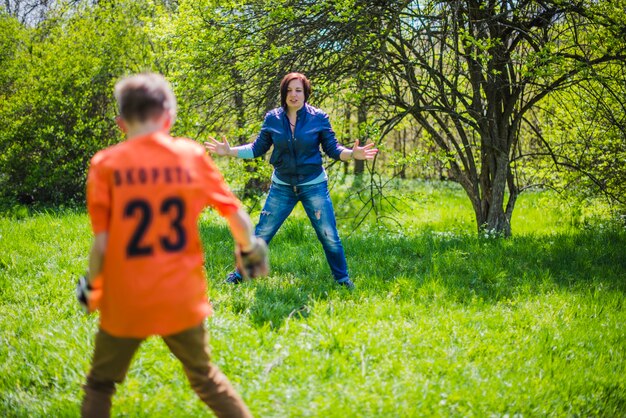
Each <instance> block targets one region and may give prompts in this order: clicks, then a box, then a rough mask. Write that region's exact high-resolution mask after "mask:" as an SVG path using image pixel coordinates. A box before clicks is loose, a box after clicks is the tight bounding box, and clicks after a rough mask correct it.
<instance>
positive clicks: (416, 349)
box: [0, 183, 626, 417]
mask: <svg viewBox="0 0 626 418" xmlns="http://www.w3.org/2000/svg"><path fill="white" fill-rule="evenodd" d="M333 193H334V194H335V195H337V196H345V194H346V193H347V191H346V190H345V189H343V188H341V187H337V188H336V190H334V191H333ZM397 193H401V194H405V195H406V196H410V197H411V198H412V199H414V201H413V202H412V203H406V204H405V206H404V207H403V209H404V210H403V213H399V214H396V218H397V219H396V220H397V222H398V223H399V224H400V225H401V226H402V230H396V231H394V230H390V229H389V228H381V227H379V226H377V225H376V224H367V225H364V226H363V227H362V228H361V229H360V230H358V231H355V232H353V233H350V230H349V222H348V221H347V220H345V219H344V220H343V221H340V223H341V225H342V230H341V233H342V236H344V237H346V238H345V239H344V245H345V247H346V253H347V257H348V265H349V268H350V271H351V275H352V277H353V279H354V280H355V283H356V285H357V290H356V291H354V292H348V291H346V290H344V289H340V288H338V287H337V286H335V285H334V284H333V282H332V279H331V276H330V271H329V269H328V267H327V265H326V263H325V260H324V256H323V252H322V250H321V248H320V245H319V243H318V242H317V240H316V238H315V235H314V232H313V230H312V228H311V227H310V226H309V224H308V221H307V220H306V218H305V217H304V213H303V211H302V210H301V209H298V210H296V212H295V213H294V216H292V217H291V218H290V219H289V220H288V221H287V223H286V224H285V225H284V227H283V229H282V230H281V231H280V232H279V233H278V235H277V236H276V238H275V240H274V241H273V242H272V245H271V261H272V267H273V270H272V273H271V276H270V277H269V278H267V279H265V280H259V281H256V282H254V283H246V284H244V285H240V286H237V287H234V288H233V287H230V286H227V285H225V284H223V282H222V281H223V278H224V276H225V274H226V273H227V272H228V271H229V270H230V269H231V264H232V240H231V238H230V236H229V234H228V230H227V229H226V227H225V224H224V222H223V221H221V220H220V219H219V218H218V217H217V216H216V215H215V214H214V213H213V212H207V213H206V214H205V215H203V218H202V220H201V224H200V225H201V234H202V236H203V240H204V242H205V244H206V249H207V250H206V252H207V257H206V267H207V277H208V280H209V282H210V298H211V300H212V302H213V305H214V309H215V315H214V316H213V317H212V318H211V319H210V320H209V321H208V327H209V330H210V334H211V347H212V351H213V359H214V361H215V362H216V363H217V364H218V365H219V366H220V367H221V368H222V369H223V370H224V371H225V373H226V374H227V375H228V376H229V378H230V379H231V381H232V382H233V383H234V385H235V386H236V387H237V389H238V390H239V391H240V393H241V394H242V396H243V397H244V399H245V400H246V402H247V403H248V405H249V406H250V408H251V410H252V412H253V413H254V414H255V416H259V417H353V416H354V417H421V416H444V417H445V416H476V417H484V416H525V417H534V416H540V417H543V416H606V417H620V416H626V384H625V381H626V380H625V379H624V376H625V375H626V361H625V360H626V359H625V357H626V309H625V306H624V293H625V291H626V230H625V229H624V227H623V226H620V225H617V224H616V223H614V222H611V221H610V220H608V219H606V218H603V217H602V216H595V217H594V216H591V217H588V218H589V219H593V222H591V223H590V222H587V221H581V216H582V215H581V214H582V213H583V212H584V213H587V214H588V213H592V212H593V210H592V209H593V208H585V210H584V211H581V210H580V209H579V208H570V207H569V206H568V205H567V204H565V203H563V202H561V201H560V200H558V199H557V198H556V197H555V196H554V195H552V194H550V193H548V192H542V193H531V194H526V195H522V197H521V198H520V200H519V203H518V207H517V211H516V213H515V216H514V220H513V232H514V236H513V237H512V238H510V239H506V240H503V239H491V238H485V237H479V236H476V234H475V224H474V221H473V215H472V213H471V210H470V207H469V204H468V202H467V199H466V198H465V196H464V195H463V193H462V192H461V191H460V190H459V189H458V187H454V186H450V185H441V184H436V183H435V184H431V183H417V184H415V185H414V186H412V187H411V188H405V189H398V190H397ZM339 199H340V198H338V200H336V202H339ZM348 206H349V205H346V206H345V207H348ZM345 207H344V206H342V205H341V204H338V209H340V210H339V212H342V210H341V209H345ZM598 212H599V213H601V212H602V211H601V210H599V211H598ZM344 215H345V213H340V216H344ZM253 218H255V219H256V215H253ZM90 239H91V236H90V230H89V225H88V219H87V217H86V215H85V214H84V213H76V212H72V211H64V212H56V213H55V212H50V213H47V214H45V213H43V214H42V213H40V214H32V215H28V216H25V215H23V214H22V215H20V216H17V217H15V216H14V217H11V218H9V217H5V218H0V416H2V417H44V416H48V417H65V416H68V417H73V416H77V415H78V410H79V403H80V398H81V388H80V385H81V384H82V382H83V379H84V375H85V373H86V371H87V370H88V367H89V361H90V356H91V350H92V348H93V335H94V332H95V329H96V327H97V316H95V315H92V316H84V315H83V314H81V313H80V312H79V309H78V307H77V304H76V302H75V300H74V293H73V291H74V282H75V277H76V275H77V274H79V273H81V272H82V271H83V269H84V268H85V266H86V254H87V251H88V248H89V244H90ZM113 412H114V415H115V416H129V417H159V416H166V417H192V416H210V414H209V413H208V412H207V410H206V409H205V408H204V406H203V405H202V404H201V403H200V402H199V401H198V400H197V399H196V398H195V395H194V394H193V392H192V391H191V389H189V387H188V384H187V382H186V381H185V378H184V375H183V373H182V371H181V370H180V366H179V364H178V363H177V362H176V361H175V359H174V358H173V357H172V355H170V354H169V353H168V351H167V349H166V348H165V346H164V344H163V343H162V342H161V341H159V340H158V339H149V340H148V341H147V342H146V343H145V344H144V345H143V346H142V348H141V350H140V352H139V353H138V355H137V356H136V358H135V361H134V363H133V365H132V367H131V370H130V373H129V376H128V379H127V380H126V382H125V383H124V384H123V385H121V386H120V387H119V389H118V393H117V395H116V396H115V398H114V410H113Z"/></svg>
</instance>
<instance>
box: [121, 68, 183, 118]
mask: <svg viewBox="0 0 626 418" xmlns="http://www.w3.org/2000/svg"><path fill="white" fill-rule="evenodd" d="M115 100H117V105H118V107H119V112H120V116H122V118H124V120H126V121H130V122H145V121H147V120H148V119H151V118H154V117H158V116H160V115H161V114H162V113H163V112H170V114H171V116H172V119H174V118H175V117H176V97H175V96H174V93H173V92H172V88H171V87H170V84H169V83H168V82H167V80H166V79H165V78H164V77H163V76H162V75H160V74H154V73H142V74H137V75H133V76H130V77H126V78H123V79H122V80H120V81H118V82H117V84H116V85H115Z"/></svg>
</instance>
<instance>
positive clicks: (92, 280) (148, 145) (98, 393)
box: [77, 74, 267, 417]
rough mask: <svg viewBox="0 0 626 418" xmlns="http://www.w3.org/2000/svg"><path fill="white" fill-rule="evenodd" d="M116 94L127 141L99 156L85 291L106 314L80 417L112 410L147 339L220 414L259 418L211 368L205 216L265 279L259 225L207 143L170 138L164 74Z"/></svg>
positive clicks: (132, 81) (91, 304) (122, 85)
mask: <svg viewBox="0 0 626 418" xmlns="http://www.w3.org/2000/svg"><path fill="white" fill-rule="evenodd" d="M115 98H116V100H117V103H118V106H119V110H120V117H118V119H117V123H118V126H119V127H120V129H121V130H122V131H123V132H124V133H125V134H126V137H127V140H126V141H124V142H122V143H120V144H117V145H114V146H112V147H110V148H107V149H106V150H103V151H100V152H98V153H97V154H96V155H95V156H94V157H93V159H92V160H91V165H90V168H89V174H88V178H87V208H88V211H89V216H90V219H91V224H92V229H93V232H94V235H95V238H94V243H93V246H92V249H91V252H90V255H89V274H88V277H82V278H81V279H80V280H79V283H78V287H77V296H78V299H79V301H80V302H81V304H83V305H84V306H85V307H87V308H88V309H94V308H96V307H97V308H99V310H100V328H99V330H98V333H97V335H96V342H95V351H94V356H93V360H92V366H91V370H90V372H89V374H88V376H87V382H86V384H85V385H84V390H85V395H84V398H83V403H82V409H81V413H82V415H83V416H86V417H108V416H109V415H110V409H111V398H112V396H113V394H114V392H115V384H116V383H121V382H122V381H123V380H124V378H125V376H126V373H127V371H128V367H129V365H130V362H131V359H132V356H133V354H134V353H135V351H136V350H137V348H139V345H140V344H141V342H142V341H143V340H144V339H146V338H147V337H149V336H151V335H158V336H161V337H162V338H163V340H164V342H165V344H166V345H167V346H168V348H169V349H170V351H171V352H172V353H173V354H174V355H175V356H176V357H177V358H178V360H180V362H181V363H182V364H183V366H184V370H185V373H186V375H187V378H188V379H189V382H190V383H191V387H192V388H193V389H194V391H195V392H196V393H197V394H198V396H199V397H200V399H201V400H202V401H203V402H204V403H205V404H207V405H208V406H209V407H210V408H211V409H212V410H213V412H214V413H215V414H216V415H217V416H219V417H249V416H251V415H250V412H249V411H248V409H247V407H246V405H245V404H244V403H243V401H242V400H241V398H240V397H239V395H238V394H237V393H236V392H235V390H234V389H233V387H232V386H231V384H230V382H229V381H228V379H227V378H226V376H225V375H224V374H222V373H221V372H220V371H219V369H218V368H217V367H216V366H214V365H213V364H211V363H210V358H209V354H208V349H207V344H206V336H205V330H204V326H203V321H204V319H205V318H206V317H207V316H208V315H210V314H211V308H210V305H209V303H208V300H207V297H206V280H205V278H204V270H203V267H204V261H203V253H202V246H201V243H200V239H199V233H198V227H197V221H198V216H199V214H200V212H201V211H202V209H203V208H204V207H206V206H207V205H211V206H213V207H215V208H216V209H217V210H218V211H219V213H220V214H221V215H222V216H223V217H225V218H226V220H227V221H228V224H229V227H230V230H231V232H232V234H233V238H234V240H235V243H236V248H237V250H236V254H237V260H238V264H240V265H242V266H243V267H244V269H246V271H247V272H248V273H249V275H250V276H252V277H256V276H258V275H262V274H266V273H267V247H266V246H265V244H264V242H263V241H262V240H259V239H256V238H255V237H254V234H253V230H252V223H251V222H250V218H249V217H248V215H247V213H246V212H245V211H244V210H243V209H241V207H240V202H239V201H238V200H237V199H236V198H235V196H234V195H233V194H232V193H231V192H230V190H229V189H228V187H227V186H226V185H225V183H224V180H223V178H222V176H221V174H220V173H219V171H218V170H217V168H216V167H215V165H214V164H213V162H212V161H211V159H210V158H209V157H208V156H207V155H206V154H205V152H204V149H203V147H202V146H201V145H200V144H197V143H196V142H194V141H191V140H189V139H182V138H177V139H174V138H172V137H171V136H170V135H169V130H170V128H171V126H172V124H173V123H174V119H175V116H176V100H175V98H174V94H173V93H172V90H171V88H170V86H169V84H168V83H167V81H165V79H164V78H163V77H162V76H160V75H157V74H139V75H135V76H132V77H129V78H126V79H123V80H121V81H120V82H118V83H117V85H116V86H115ZM96 278H97V280H96ZM98 284H101V286H97V285H98ZM96 286H97V287H98V289H97V290H98V292H94V291H93V290H95V287H96Z"/></svg>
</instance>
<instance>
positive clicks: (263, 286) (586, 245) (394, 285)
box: [202, 219, 626, 329]
mask: <svg viewBox="0 0 626 418" xmlns="http://www.w3.org/2000/svg"><path fill="white" fill-rule="evenodd" d="M202 233H203V238H205V242H207V243H208V244H207V245H208V246H209V247H210V246H211V245H210V242H211V240H213V242H215V240H221V241H224V240H225V239H228V231H227V230H226V229H225V228H219V227H215V226H211V225H203V226H202ZM205 235H206V236H205ZM207 238H208V239H207ZM344 245H345V247H346V255H347V258H348V266H349V269H350V273H351V276H352V278H353V279H354V281H355V283H356V285H357V289H356V290H355V291H354V292H352V293H349V292H347V291H345V290H342V289H340V288H339V287H338V286H337V285H336V284H335V283H334V282H333V280H332V276H331V274H330V270H329V268H328V265H327V263H326V260H325V258H324V253H323V250H322V248H321V245H320V244H319V242H318V241H317V238H316V237H315V235H314V233H313V231H312V229H311V228H310V226H309V225H308V222H307V221H306V220H297V219H296V220H293V221H291V222H290V221H288V222H287V223H286V224H285V226H284V227H283V228H282V230H281V231H279V234H278V235H277V236H276V238H275V239H274V241H272V244H271V245H270V254H271V260H272V273H271V276H270V277H269V278H267V279H263V280H262V281H259V282H257V283H255V284H251V285H244V286H247V292H244V291H240V290H239V289H237V290H233V289H231V288H229V287H228V286H223V287H220V290H222V291H223V292H225V293H230V294H231V296H232V299H231V300H230V301H229V302H227V303H226V305H227V306H230V309H232V310H233V311H235V312H236V313H243V312H245V313H247V314H248V315H249V317H250V321H251V323H253V324H254V325H255V326H259V327H261V326H266V325H267V324H269V325H270V327H271V328H273V329H277V328H280V327H281V326H282V325H283V323H284V322H285V320H286V319H287V318H306V317H307V316H308V315H309V312H310V308H309V306H310V304H311V301H318V300H326V299H329V298H333V299H345V298H351V299H354V300H359V299H366V298H369V297H374V298H375V297H383V296H384V295H387V294H389V293H390V292H394V294H395V295H396V296H395V297H396V300H413V301H418V302H419V300H420V299H421V300H423V301H424V303H428V301H429V300H431V299H432V297H433V294H435V293H437V297H439V298H441V297H444V298H445V299H446V300H447V301H449V302H451V303H461V304H469V303H475V301H476V300H480V301H482V302H483V303H498V302H501V301H505V300H508V299H514V298H517V297H523V296H531V295H536V294H544V293H547V292H550V291H554V290H555V289H558V288H561V289H567V290H569V291H580V292H595V291H596V290H597V289H599V288H602V289H604V290H614V291H619V292H622V293H626V231H624V230H581V231H579V232H576V233H568V234H558V235H526V236H514V237H512V238H509V239H486V238H480V237H478V236H476V235H475V234H469V233H468V234H466V235H464V234H460V235H459V234H452V233H437V232H433V231H428V230H425V231H423V232H422V233H420V234H418V235H416V236H414V237H402V236H398V235H396V236H393V235H392V234H388V233H379V234H374V235H367V234H362V235H360V236H359V235H353V236H352V237H350V238H349V239H347V240H345V242H344ZM222 247H224V246H222ZM230 248H232V247H230V246H228V251H224V250H223V249H221V250H218V251H213V252H207V258H209V254H211V256H212V257H213V258H212V259H211V261H207V265H208V269H210V268H211V266H213V267H215V263H222V264H224V265H228V264H229V263H232V261H231V260H232V250H230ZM220 280H221V279H220ZM363 303H366V302H363Z"/></svg>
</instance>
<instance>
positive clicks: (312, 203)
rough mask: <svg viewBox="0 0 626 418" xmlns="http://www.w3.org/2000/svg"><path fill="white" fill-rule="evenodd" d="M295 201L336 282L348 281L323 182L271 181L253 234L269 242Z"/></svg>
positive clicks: (344, 259) (335, 223) (294, 204)
mask: <svg viewBox="0 0 626 418" xmlns="http://www.w3.org/2000/svg"><path fill="white" fill-rule="evenodd" d="M298 202H302V206H303V207H304V210H305V211H306V214H307V216H308V217H309V220H310V221H311V225H313V228H314V229H315V233H316V234H317V238H318V239H319V240H320V242H321V243H322V247H323V248H324V253H325V254H326V260H327V261H328V264H329V265H330V269H331V271H332V273H333V276H334V277H335V280H336V281H337V282H339V283H342V282H344V281H346V280H348V278H349V276H348V266H347V264H346V255H345V253H344V251H343V245H342V244H341V239H340V238H339V234H338V232H337V222H336V221H335V211H334V209H333V203H332V202H331V200H330V194H329V193H328V182H326V181H324V182H322V183H317V184H311V185H308V186H286V185H282V184H276V183H272V186H271V187H270V191H269V194H268V196H267V200H266V201H265V205H264V206H263V210H262V211H261V216H260V219H259V223H258V224H257V226H256V229H255V231H254V233H255V235H256V236H257V237H260V238H262V239H263V240H264V241H265V242H267V243H268V244H269V242H270V241H271V240H272V238H274V235H276V232H278V229H279V228H280V227H281V225H282V224H283V222H285V219H287V217H288V216H289V214H290V213H291V211H292V210H293V208H294V207H295V206H296V203H298Z"/></svg>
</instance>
